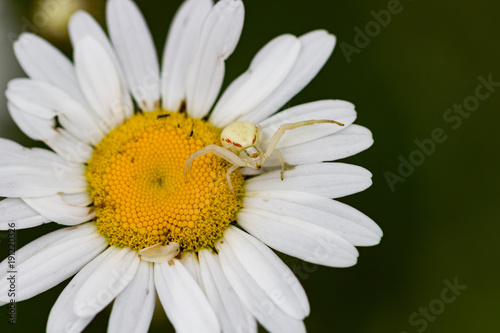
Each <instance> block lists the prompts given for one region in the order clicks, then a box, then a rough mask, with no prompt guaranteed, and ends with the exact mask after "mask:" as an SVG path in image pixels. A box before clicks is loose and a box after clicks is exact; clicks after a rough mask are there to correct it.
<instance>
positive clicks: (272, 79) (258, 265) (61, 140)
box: [0, 0, 382, 332]
mask: <svg viewBox="0 0 500 333" xmlns="http://www.w3.org/2000/svg"><path fill="white" fill-rule="evenodd" d="M243 17H244V8H243V3H242V1H240V0H220V1H219V2H217V3H216V4H215V5H214V4H213V3H212V1H211V0H186V1H184V3H183V4H182V6H181V8H180V9H179V11H178V13H177V14H176V16H175V18H174V20H173V23H172V25H171V27H170V32H169V35H168V38H167V43H166V48H165V52H164V54H163V59H162V64H161V66H160V65H159V61H158V59H157V56H156V51H155V49H154V46H153V40H152V37H151V34H150V33H149V30H148V28H147V25H146V22H145V20H144V18H143V16H142V14H141V13H140V11H139V10H138V8H137V6H136V5H135V3H134V2H132V1H131V0H109V1H108V3H107V22H108V30H109V35H110V40H109V39H108V37H107V36H106V34H105V33H104V31H103V30H102V29H101V28H100V27H99V25H98V24H97V23H96V21H95V20H94V19H92V17H91V16H90V15H88V14H87V13H85V12H77V13H76V14H75V15H74V16H73V17H72V19H71V20H70V24H69V32H70V37H71V41H72V44H73V47H74V57H73V58H74V62H73V63H72V62H71V61H70V60H68V59H67V58H66V57H65V56H64V55H62V53H60V52H59V51H58V50H57V49H55V48H54V47H53V46H51V45H50V44H48V43H47V42H45V41H44V40H42V39H40V38H39V37H37V36H35V35H32V34H23V35H22V36H21V37H20V39H19V40H18V41H17V42H16V44H15V51H16V55H17V57H18V59H19V62H20V63H21V65H22V67H23V68H24V70H25V72H26V73H27V74H28V76H29V79H16V80H13V81H11V82H10V84H9V87H8V90H7V97H8V100H9V110H10V113H11V115H12V117H13V119H14V120H15V122H16V123H17V125H18V126H19V127H20V128H21V129H22V130H23V131H24V132H25V133H26V134H27V135H28V136H29V137H31V138H32V139H35V140H40V141H43V142H44V143H45V144H46V145H47V146H48V147H49V148H50V149H51V150H49V149H38V148H34V149H27V148H24V147H21V146H20V145H18V144H16V143H14V142H11V141H8V140H5V139H1V140H0V154H1V155H2V156H3V159H2V161H1V162H0V196H4V197H6V199H4V200H2V201H0V209H1V210H2V213H3V216H4V218H3V220H2V221H0V227H1V228H2V229H4V230H5V229H8V228H12V226H14V227H15V228H16V229H24V228H29V227H34V226H37V225H41V224H43V223H48V222H51V221H52V222H56V223H58V224H61V225H65V226H69V227H66V228H62V229H60V230H57V231H55V232H52V233H49V234H47V235H45V236H43V237H41V238H39V239H37V240H35V241H33V242H32V243H30V244H28V245H26V246H25V247H23V248H21V249H19V250H18V251H17V252H16V253H15V254H14V256H13V257H14V259H15V260H14V262H15V264H14V266H15V269H16V270H17V272H18V276H17V278H18V280H19V282H18V285H19V288H20V289H19V290H18V294H17V296H16V301H21V300H25V299H28V298H31V297H33V296H36V295H37V294H40V293H42V292H44V291H46V290H47V289H49V288H51V287H53V286H55V285H57V284H59V283H60V282H62V281H64V280H65V279H67V278H69V277H71V276H73V275H75V274H76V275H75V276H74V277H73V279H72V280H71V282H70V283H69V284H68V286H67V287H66V288H65V289H64V291H63V292H62V293H61V295H60V296H59V298H58V300H57V301H56V303H55V305H54V307H53V308H52V311H51V313H50V316H49V320H48V325H47V331H49V332H62V331H65V332H66V331H70V332H79V331H82V330H83V329H84V328H85V327H86V326H87V325H88V323H89V322H90V321H91V320H92V319H93V318H94V316H95V315H96V314H97V313H99V312H100V311H101V310H102V309H104V308H105V307H106V306H107V305H109V304H110V303H111V302H112V301H113V300H114V305H113V310H112V313H111V318H110V322H109V327H108V329H109V331H116V332H122V331H134V332H146V331H147V330H148V327H149V325H150V322H151V318H152V315H153V310H154V307H155V300H156V294H157V295H158V296H159V299H160V301H161V304H162V306H163V308H164V310H165V312H166V314H167V316H168V317H169V319H170V320H171V322H172V324H173V325H174V327H175V329H176V330H177V331H179V332H201V331H203V332H218V331H221V330H222V331H224V332H233V331H238V332H239V331H242V332H246V331H256V328H257V325H256V322H257V321H258V322H260V323H261V324H262V325H263V326H264V327H265V328H266V329H267V330H269V331H272V332H275V331H286V332H295V331H303V330H304V329H305V327H304V324H303V319H304V318H305V317H306V316H308V314H309V303H308V300H307V297H306V294H305V292H304V290H303V289H302V287H301V285H300V283H299V281H298V280H297V278H296V277H295V276H294V275H293V273H292V271H291V270H290V269H289V268H288V267H287V266H286V265H285V264H284V263H283V262H282V261H281V260H280V259H279V258H278V256H277V255H276V254H275V253H274V252H273V251H272V250H271V249H270V248H273V249H275V250H277V251H280V252H283V253H286V254H288V255H292V256H295V257H297V258H300V259H303V260H306V261H309V262H312V263H316V264H321V265H327V266H335V267H347V266H352V265H354V264H355V263H356V260H357V256H358V252H357V250H356V248H355V246H370V245H375V244H377V243H378V242H379V241H380V237H381V236H382V232H381V230H380V228H379V227H378V226H377V225H376V224H375V223H374V222H373V221H372V220H370V219H369V218H368V217H366V216H365V215H363V214H362V213H360V212H358V211H357V210H355V209H353V208H351V207H349V206H347V205H345V204H342V203H340V202H338V201H335V200H332V198H333V199H336V198H340V197H343V196H346V195H349V194H353V193H356V192H359V191H362V190H364V189H366V188H367V187H368V186H370V184H371V174H370V173H369V172H368V171H367V170H365V169H363V168H360V167H357V166H352V165H348V164H343V163H325V161H332V160H336V159H341V158H344V157H347V156H351V155H353V154H356V153H358V152H360V151H362V150H364V149H366V148H368V147H369V146H370V145H371V144H372V142H373V140H372V138H371V133H370V131H369V130H367V129H366V128H364V127H361V126H358V125H353V124H352V123H353V122H354V120H355V118H356V113H355V111H354V106H353V105H352V104H351V103H348V102H344V101H339V100H324V101H317V102H312V103H307V104H303V105H298V106H295V107H292V108H290V109H287V110H284V111H281V112H279V113H276V112H277V111H279V109H280V108H281V107H282V106H283V105H285V104H286V103H287V102H288V101H289V100H290V99H291V98H292V97H293V96H294V95H295V94H297V93H298V92H299V91H300V90H302V89H303V88H304V87H305V86H306V85H307V84H308V83H309V81H310V80H312V79H313V78H314V76H315V75H316V74H317V73H318V71H319V70H320V69H321V67H322V66H323V65H324V63H325V62H326V61H327V59H328V58H329V56H330V54H331V52H332V51H333V48H334V45H335V37H334V36H333V35H330V34H329V33H327V32H326V31H323V30H318V31H313V32H310V33H308V34H305V35H304V36H301V37H295V36H292V35H282V36H279V37H277V38H275V39H273V40H272V41H271V42H269V43H268V44H266V45H265V46H264V47H263V48H262V49H261V50H260V51H259V52H258V54H257V55H256V56H255V58H254V59H253V61H252V63H251V64H250V67H249V69H248V70H247V71H246V72H245V73H243V74H242V75H241V76H240V77H238V78H237V79H236V80H235V81H233V82H232V83H231V84H230V85H229V87H228V88H227V89H226V91H225V92H224V93H223V94H222V95H221V96H220V97H219V98H218V96H219V93H220V89H221V86H222V82H223V78H224V71H225V60H226V59H227V58H228V57H229V56H230V55H231V54H232V53H233V51H234V49H235V47H236V44H237V43H238V40H239V37H240V34H241V31H242V28H243ZM275 113H276V114H275ZM273 114H274V115H273ZM237 121H245V123H241V126H240V125H238V126H233V127H231V131H226V132H225V134H224V135H223V136H222V138H223V139H224V140H223V141H222V142H221V133H222V130H223V128H225V127H227V126H228V125H231V124H233V123H235V122H237ZM334 122H337V125H343V126H337V125H335V126H333V125H332V123H334ZM252 124H253V125H252ZM290 124H292V125H290ZM293 124H295V125H293ZM254 125H255V126H254ZM246 131H248V133H247V132H246ZM228 140H229V141H228ZM243 142H245V147H243V146H241V143H243ZM228 144H229V145H228ZM238 145H240V146H241V147H240V148H241V149H240V148H237V147H238ZM266 145H267V146H266ZM235 147H236V148H235ZM265 147H267V150H265V149H264V148H265ZM252 149H254V150H252ZM256 158H259V160H258V163H257V162H255V161H254V160H253V159H256ZM254 162H255V163H254ZM285 163H286V164H285ZM188 166H189V168H188ZM255 169H257V170H255ZM187 171H189V172H187ZM11 261H12V260H8V259H6V260H4V261H3V262H2V263H1V264H0V277H2V276H4V275H5V274H7V271H8V270H9V269H8V268H9V265H10V263H9V262H11ZM11 269H12V267H11ZM6 288H7V280H6V279H5V278H3V277H2V278H1V279H0V290H6ZM0 302H1V303H2V304H6V303H8V302H10V300H9V298H8V296H7V293H6V292H2V293H1V294H0Z"/></svg>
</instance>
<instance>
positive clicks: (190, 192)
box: [86, 111, 243, 251]
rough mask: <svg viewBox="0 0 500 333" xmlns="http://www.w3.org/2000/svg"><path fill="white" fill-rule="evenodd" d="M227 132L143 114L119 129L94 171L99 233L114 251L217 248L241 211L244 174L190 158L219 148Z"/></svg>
mask: <svg viewBox="0 0 500 333" xmlns="http://www.w3.org/2000/svg"><path fill="white" fill-rule="evenodd" d="M220 133H221V131H220V129H218V128H216V127H214V126H212V125H211V124H209V123H207V122H206V121H203V120H199V119H193V118H190V117H188V116H187V115H185V114H180V113H170V112H165V111H156V112H151V113H138V114H136V115H134V116H133V117H131V118H130V119H129V120H127V121H126V122H125V123H124V124H123V125H121V126H119V127H118V128H116V129H114V130H113V131H111V132H110V133H109V134H108V135H107V136H106V137H104V139H103V140H102V142H101V143H99V145H97V146H96V147H95V149H94V154H93V156H92V158H91V159H90V160H89V161H88V165H87V174H86V176H87V179H88V181H89V186H90V193H91V198H92V200H93V202H94V206H95V208H96V225H97V229H98V231H99V232H100V233H101V234H102V235H104V236H106V237H107V238H108V240H109V243H110V244H111V245H116V246H121V247H130V248H133V249H136V250H141V249H143V248H146V247H149V246H152V245H155V244H157V243H160V242H162V243H163V242H176V243H178V244H179V245H180V246H181V248H182V249H183V250H194V251H198V250H200V249H202V248H210V247H213V246H214V244H215V242H216V241H217V240H218V239H219V238H220V237H221V236H222V234H223V232H224V230H225V229H226V228H227V227H228V225H229V224H230V223H231V222H233V221H234V220H235V215H236V212H237V211H238V210H239V209H240V208H241V199H240V198H241V196H242V193H243V176H241V174H240V173H239V172H234V173H233V174H232V178H231V179H232V183H233V186H234V189H235V193H236V195H235V194H233V193H232V192H231V190H230V189H229V186H228V183H227V180H226V172H227V170H228V168H229V167H230V165H229V164H228V163H227V162H226V161H224V160H223V159H221V158H219V157H217V156H213V155H212V154H209V155H205V156H203V157H200V158H197V159H196V160H194V162H193V165H192V171H191V172H190V173H189V174H188V175H187V177H186V176H185V175H184V166H185V163H186V160H187V158H188V157H189V156H190V155H191V154H192V153H194V152H195V151H197V150H200V149H202V148H203V147H205V146H207V145H209V144H219V142H220Z"/></svg>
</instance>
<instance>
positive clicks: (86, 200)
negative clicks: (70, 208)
mask: <svg viewBox="0 0 500 333" xmlns="http://www.w3.org/2000/svg"><path fill="white" fill-rule="evenodd" d="M60 195H61V197H62V198H63V200H64V201H66V202H67V203H68V204H70V205H74V206H81V207H86V206H89V205H91V204H92V199H91V198H90V193H89V192H88V191H85V192H80V193H72V194H65V193H63V194H60Z"/></svg>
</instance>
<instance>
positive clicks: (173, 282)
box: [154, 259, 220, 333]
mask: <svg viewBox="0 0 500 333" xmlns="http://www.w3.org/2000/svg"><path fill="white" fill-rule="evenodd" d="M154 267H155V268H154V271H155V285H156V290H157V292H158V296H159V297H160V301H161V304H162V305H163V309H165V313H166V314H167V317H168V318H169V319H170V322H171V323H172V325H173V326H174V328H175V331H176V332H178V333H189V332H220V326H219V323H218V321H217V316H216V315H215V312H214V310H213V309H212V307H211V306H210V304H209V303H208V301H207V299H206V298H205V295H204V294H203V292H202V291H201V289H200V287H199V286H198V285H197V284H196V282H195V280H194V279H193V277H192V276H191V275H190V274H189V272H188V271H187V270H186V268H185V267H184V266H183V265H182V263H181V262H180V261H179V260H177V259H173V260H172V261H171V262H170V263H168V264H155V265H154ZM193 314H196V315H193Z"/></svg>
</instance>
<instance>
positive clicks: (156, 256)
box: [139, 242, 181, 263]
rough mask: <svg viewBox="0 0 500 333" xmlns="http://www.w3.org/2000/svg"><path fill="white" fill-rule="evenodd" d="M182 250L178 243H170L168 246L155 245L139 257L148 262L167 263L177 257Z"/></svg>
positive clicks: (143, 251) (142, 251)
mask: <svg viewBox="0 0 500 333" xmlns="http://www.w3.org/2000/svg"><path fill="white" fill-rule="evenodd" d="M180 251H181V248H180V246H179V244H177V243H176V242H170V243H168V244H167V245H163V244H162V243H158V244H155V245H153V246H150V247H147V248H145V249H142V250H140V251H139V257H140V258H141V259H142V260H144V261H148V262H155V263H167V262H169V261H170V260H172V259H174V258H175V257H177V255H178V254H179V252H180Z"/></svg>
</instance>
